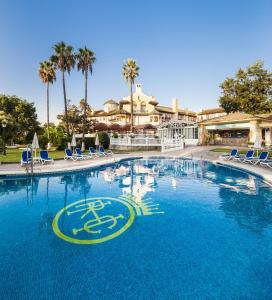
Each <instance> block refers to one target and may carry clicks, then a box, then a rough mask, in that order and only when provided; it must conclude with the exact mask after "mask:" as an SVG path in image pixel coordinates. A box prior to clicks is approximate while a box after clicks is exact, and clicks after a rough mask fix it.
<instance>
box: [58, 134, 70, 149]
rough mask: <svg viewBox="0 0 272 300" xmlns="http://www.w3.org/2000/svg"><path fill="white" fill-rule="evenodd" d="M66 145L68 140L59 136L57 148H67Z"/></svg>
mask: <svg viewBox="0 0 272 300" xmlns="http://www.w3.org/2000/svg"><path fill="white" fill-rule="evenodd" d="M67 146H68V140H67V138H66V137H62V138H60V141H59V145H58V148H57V149H58V150H64V149H65V148H67Z"/></svg>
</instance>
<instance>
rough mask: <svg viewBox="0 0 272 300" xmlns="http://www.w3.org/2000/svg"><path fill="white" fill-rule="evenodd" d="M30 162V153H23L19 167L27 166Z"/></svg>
mask: <svg viewBox="0 0 272 300" xmlns="http://www.w3.org/2000/svg"><path fill="white" fill-rule="evenodd" d="M31 161H32V156H31V151H23V152H22V157H21V166H24V165H27V164H29V163H31Z"/></svg>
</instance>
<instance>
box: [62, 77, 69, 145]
mask: <svg viewBox="0 0 272 300" xmlns="http://www.w3.org/2000/svg"><path fill="white" fill-rule="evenodd" d="M62 87H63V97H64V111H65V127H66V135H67V139H68V140H69V123H68V111H67V99H66V88H65V77H64V71H62Z"/></svg>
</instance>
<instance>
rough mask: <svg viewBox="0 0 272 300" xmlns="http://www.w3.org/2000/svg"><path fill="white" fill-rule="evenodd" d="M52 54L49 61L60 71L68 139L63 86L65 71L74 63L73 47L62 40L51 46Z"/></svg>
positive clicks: (72, 66)
mask: <svg viewBox="0 0 272 300" xmlns="http://www.w3.org/2000/svg"><path fill="white" fill-rule="evenodd" d="M53 50H54V54H53V55H52V56H51V61H52V63H53V64H54V66H55V67H56V68H57V69H59V70H60V71H61V74H62V87H63V97H64V110H65V127H66V135H67V138H68V139H69V122H68V113H67V98H66V88H65V72H68V74H70V72H71V69H73V68H74V65H75V55H74V53H73V47H72V46H69V45H66V44H65V43H64V42H60V43H57V44H56V45H54V46H53Z"/></svg>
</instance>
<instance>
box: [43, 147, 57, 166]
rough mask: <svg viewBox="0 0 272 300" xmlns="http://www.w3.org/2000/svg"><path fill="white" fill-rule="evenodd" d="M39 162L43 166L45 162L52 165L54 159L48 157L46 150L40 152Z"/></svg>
mask: <svg viewBox="0 0 272 300" xmlns="http://www.w3.org/2000/svg"><path fill="white" fill-rule="evenodd" d="M40 161H41V163H42V164H43V165H44V164H45V163H46V162H51V163H54V159H53V158H52V157H49V155H48V151H47V150H41V151H40Z"/></svg>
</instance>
